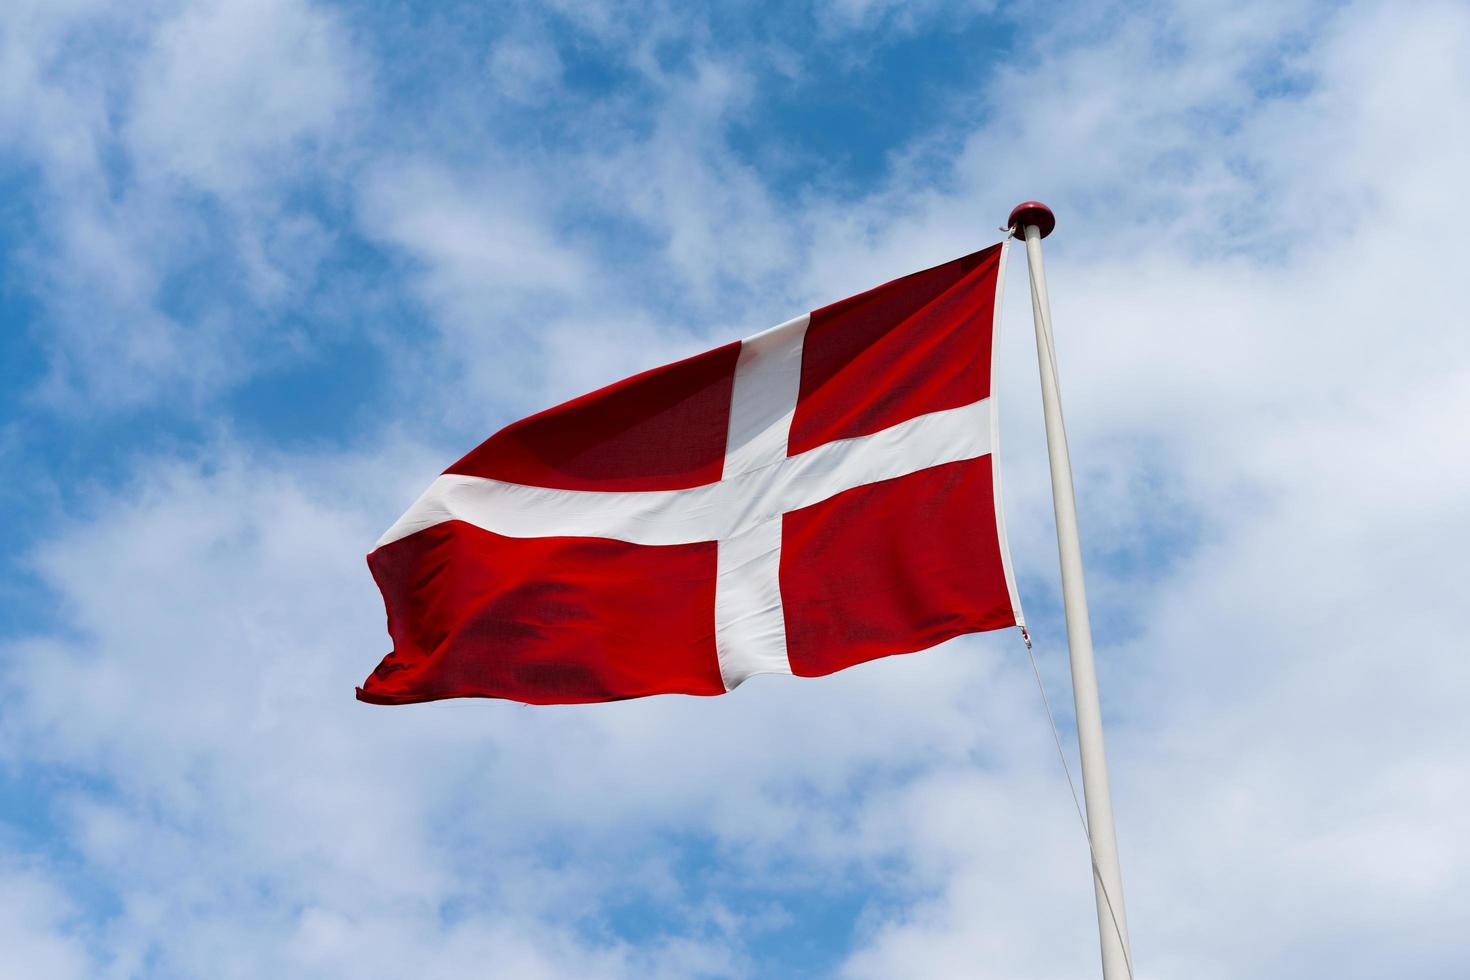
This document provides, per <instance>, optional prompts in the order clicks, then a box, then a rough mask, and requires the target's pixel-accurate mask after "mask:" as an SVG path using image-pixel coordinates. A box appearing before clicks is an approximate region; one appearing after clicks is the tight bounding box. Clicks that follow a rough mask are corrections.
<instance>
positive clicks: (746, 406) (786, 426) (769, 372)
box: [724, 316, 811, 480]
mask: <svg viewBox="0 0 1470 980" xmlns="http://www.w3.org/2000/svg"><path fill="white" fill-rule="evenodd" d="M810 321H811V317H810V316H799V317H797V318H796V319H795V320H788V321H787V322H785V323H783V324H781V325H780V326H778V327H772V328H771V329H769V330H763V331H761V332H760V333H758V334H756V335H755V336H754V337H748V338H746V339H745V340H742V341H741V342H740V360H739V361H738V362H736V365H735V389H734V391H733V392H732V394H731V395H730V429H729V432H728V434H727V435H726V437H725V474H724V479H726V480H728V479H730V477H732V476H739V475H740V474H741V473H748V472H750V471H751V470H754V469H759V468H760V467H762V466H768V465H770V464H771V463H779V462H780V461H781V460H783V459H785V458H786V437H787V435H788V434H789V433H790V432H791V417H792V416H793V415H794V414H796V397H797V394H798V392H799V391H800V388H801V345H802V341H803V340H805V338H806V326H807V323H808V322H810Z"/></svg>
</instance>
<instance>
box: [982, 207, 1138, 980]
mask: <svg viewBox="0 0 1470 980" xmlns="http://www.w3.org/2000/svg"><path fill="white" fill-rule="evenodd" d="M1056 224H1057V219H1056V216H1055V215H1053V214H1052V212H1051V209H1050V208H1048V207H1047V206H1046V205H1045V204H1042V203H1041V202H1039V201H1027V202H1026V203H1024V204H1020V205H1017V206H1016V208H1015V210H1013V211H1012V212H1011V218H1010V227H1011V229H1012V232H1013V233H1014V234H1016V235H1017V236H1018V237H1021V238H1024V239H1025V241H1026V260H1027V263H1026V264H1027V267H1028V268H1029V269H1030V271H1031V313H1032V317H1033V319H1034V320H1035V322H1036V358H1037V361H1038V365H1039V367H1040V370H1041V404H1042V410H1043V411H1044V413H1045V417H1046V448H1047V455H1048V457H1049V458H1050V461H1051V490H1052V506H1053V508H1054V510H1055V512H1056V522H1057V552H1058V555H1059V557H1060V560H1061V566H1062V603H1063V606H1064V608H1065V610H1066V615H1067V649H1068V652H1069V654H1070V657H1071V662H1072V700H1073V703H1074V705H1075V706H1076V711H1077V744H1078V747H1079V749H1080V751H1081V755H1082V795H1083V797H1084V799H1085V800H1086V803H1087V836H1088V846H1089V848H1090V849H1091V852H1092V866H1093V868H1092V870H1093V890H1094V893H1095V894H1094V897H1095V899H1096V901H1097V926H1098V933H1099V936H1100V939H1101V945H1102V967H1103V980H1128V978H1130V977H1132V975H1133V969H1132V957H1131V955H1130V953H1129V949H1128V917H1127V915H1126V914H1125V912H1124V910H1123V875H1122V871H1121V870H1120V868H1119V866H1118V841H1117V836H1116V834H1115V833H1114V831H1113V804H1112V799H1111V797H1110V794H1109V792H1108V763H1107V756H1106V754H1105V753H1104V752H1103V732H1102V707H1101V705H1100V704H1099V701H1098V693H1097V669H1096V667H1095V666H1094V665H1093V659H1092V625H1091V623H1090V622H1089V620H1088V616H1087V589H1086V586H1085V585H1084V584H1083V580H1082V548H1081V545H1080V544H1079V542H1078V536H1077V501H1076V498H1075V496H1074V494H1073V489H1072V461H1071V457H1070V455H1069V454H1068V452H1067V427H1066V425H1065V423H1064V421H1063V419H1062V396H1061V392H1060V390H1059V389H1058V386H1057V359H1056V348H1055V346H1054V345H1053V343H1052V333H1051V303H1050V301H1049V300H1048V299H1047V295H1046V269H1045V267H1044V266H1043V265H1042V262H1041V240H1042V239H1043V238H1045V237H1046V236H1047V235H1050V234H1051V233H1052V230H1053V229H1054V228H1055V227H1056Z"/></svg>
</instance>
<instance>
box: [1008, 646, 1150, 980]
mask: <svg viewBox="0 0 1470 980" xmlns="http://www.w3.org/2000/svg"><path fill="white" fill-rule="evenodd" d="M1021 639H1022V640H1024V641H1025V643H1026V659H1027V660H1030V661H1031V673H1032V674H1033V675H1035V677H1036V689H1037V690H1038V691H1040V692H1041V703H1042V705H1043V706H1045V708H1046V720H1047V722H1048V723H1049V724H1050V725H1051V737H1052V740H1053V741H1054V742H1055V743H1056V746H1057V758H1058V759H1060V760H1062V772H1063V774H1065V775H1066V777H1067V789H1069V790H1071V791H1072V806H1073V807H1075V808H1076V810H1077V820H1078V822H1079V823H1080V824H1081V825H1082V837H1083V839H1084V840H1086V841H1087V857H1088V860H1089V861H1091V863H1092V873H1093V876H1094V877H1096V878H1097V886H1098V887H1099V888H1101V889H1102V894H1103V898H1104V899H1105V900H1106V901H1107V903H1108V917H1109V918H1111V919H1112V920H1113V929H1114V931H1116V932H1117V934H1118V935H1119V936H1120V937H1121V936H1122V935H1123V929H1122V927H1120V926H1119V925H1118V913H1117V912H1115V911H1113V898H1112V896H1111V895H1109V894H1108V886H1107V883H1106V882H1104V881H1103V876H1102V870H1101V869H1100V868H1098V866H1097V855H1096V854H1095V853H1094V852H1093V849H1092V831H1091V830H1090V829H1089V828H1088V826H1087V815H1086V814H1084V813H1083V812H1082V800H1081V799H1080V798H1079V797H1078V796H1077V784H1076V782H1074V781H1073V779H1072V767H1071V766H1070V765H1068V763H1067V753H1066V751H1065V750H1063V748H1062V733H1061V732H1060V731H1059V730H1058V729H1057V719H1056V716H1055V715H1054V714H1052V710H1051V698H1049V697H1047V694H1046V684H1045V683H1044V682H1043V681H1042V679H1041V668H1039V667H1037V666H1036V652H1035V651H1034V650H1032V649H1031V634H1030V633H1029V632H1028V631H1027V630H1026V627H1024V626H1022V627H1021ZM1123 966H1124V968H1125V969H1127V971H1128V980H1133V958H1132V957H1131V956H1130V955H1129V953H1128V945H1127V944H1126V943H1123Z"/></svg>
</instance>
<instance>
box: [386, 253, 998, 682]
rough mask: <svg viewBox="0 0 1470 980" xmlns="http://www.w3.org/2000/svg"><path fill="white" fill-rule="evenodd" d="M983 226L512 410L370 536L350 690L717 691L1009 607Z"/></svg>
mask: <svg viewBox="0 0 1470 980" xmlns="http://www.w3.org/2000/svg"><path fill="white" fill-rule="evenodd" d="M1005 252H1006V250H1005V245H1004V243H1002V244H1000V245H996V246H993V247H991V248H988V249H985V250H984V251H980V252H976V253H974V254H973V255H967V256H965V257H964V258H961V259H956V260H955V261H953V262H948V263H946V264H944V265H941V266H937V267H935V268H933V269H928V270H926V271H923V272H918V273H914V274H913V275H910V276H905V277H904V278H902V279H898V280H895V281H893V282H890V283H888V284H887V285H884V286H879V287H877V288H876V289H872V290H869V291H868V292H866V293H862V294H860V295H858V296H853V297H851V298H849V299H845V300H842V301H841V302H838V303H834V304H832V305H831V306H827V307H823V308H822V309H820V310H816V311H813V312H812V313H811V314H809V315H807V316H802V317H798V318H797V319H795V320H791V321H790V322H788V323H783V324H781V325H779V326H777V327H773V328H771V329H770V330H767V331H765V332H763V333H760V334H757V335H755V336H754V337H751V338H749V339H747V340H744V341H740V342H738V343H733V344H728V345H726V346H724V347H719V348H716V349H715V350H712V351H709V352H707V353H704V354H699V355H697V356H695V357H691V358H688V359H686V360H683V361H679V362H677V363H674V364H669V365H665V366H664V367H659V368H654V369H653V370H651V371H647V372H645V373H643V374H640V375H637V376H636V377H632V378H629V379H627V380H626V381H620V382H618V383H617V384H614V385H610V386H609V387H607V388H604V389H602V390H601V391H596V392H593V393H592V394H589V395H584V396H582V397H581V398H577V399H574V400H572V401H570V402H567V403H566V404H564V405H559V406H557V407H556V408H552V409H548V410H547V411H544V412H541V413H540V414H538V415H533V416H531V417H530V418H527V419H523V420H522V421H520V422H516V423H514V424H512V425H510V426H507V427H506V428H505V429H503V430H501V431H500V432H498V433H497V434H495V435H493V436H491V437H490V438H489V439H487V440H486V441H485V442H484V443H482V444H481V445H480V446H479V447H477V448H476V449H474V450H473V451H472V452H470V454H469V455H467V456H465V457H464V458H463V459H461V460H460V461H459V462H457V463H455V464H454V465H453V466H451V467H449V469H448V470H446V471H445V473H444V474H443V475H442V476H440V477H439V478H438V479H437V480H435V481H434V483H433V484H432V485H431V486H430V487H429V489H428V490H427V491H426V492H425V493H424V494H423V496H421V497H420V498H419V499H418V501H417V502H415V503H414V505H413V506H412V507H411V508H410V509H409V511H408V513H406V514H404V515H403V517H402V518H400V519H399V521H398V522H397V523H396V524H394V525H393V527H392V528H390V529H389V530H388V532H387V533H386V534H384V535H383V537H382V539H381V540H379V542H378V545H377V547H376V548H375V549H374V550H373V552H372V553H371V554H370V555H368V565H369V567H370V568H371V570H372V573H373V577H374V578H375V579H376V581H377V583H378V587H379V588H380V589H381V590H382V593H383V600H384V603H385V605H386V607H387V612H388V632H389V634H390V635H391V636H392V639H393V651H392V652H391V653H390V654H388V656H387V657H385V658H384V659H383V661H382V663H381V664H379V665H378V668H377V669H376V670H375V671H373V673H372V675H371V676H370V677H368V679H367V680H366V682H364V684H363V685H362V687H360V688H358V690H357V696H358V698H359V699H361V700H363V701H369V702H372V703H375V704H404V703H409V702H416V701H432V700H438V699H441V698H455V697H495V698H507V699H510V700H514V701H522V702H527V703H532V704H565V703H574V702H588V701H611V700H617V699H621V698H634V697H642V696H644V695H650V694H668V693H682V694H723V693H725V692H726V691H729V690H733V689H734V688H735V687H736V686H738V685H739V684H740V683H741V682H742V681H744V680H745V679H746V678H747V677H750V676H752V675H753V674H759V673H787V674H797V675H801V676H808V677H811V676H818V675H821V674H829V673H832V672H833V671H837V670H841V669H842V668H844V667H850V666H852V665H854V664H857V663H862V662H864V661H867V660H872V659H875V658H877V657H884V656H889V655H891V654H897V653H908V652H912V651H916V650H921V649H924V648H926V647H930V646H933V645H934V644H936V643H940V642H942V641H944V640H947V639H950V638H951V637H954V636H958V635H960V634H962V633H971V632H977V631H981V630H992V629H999V628H1002V627H1007V626H1019V625H1021V623H1022V618H1021V609H1020V603H1019V602H1018V600H1017V598H1016V589H1015V582H1014V578H1013V575H1012V573H1011V567H1010V557H1009V554H1008V552H1007V549H1006V542H1005V527H1004V523H1003V521H1002V516H1001V507H1000V486H999V473H998V469H997V466H996V462H995V443H996V414H995V404H994V403H995V399H994V395H993V393H992V387H991V378H992V363H993V362H992V356H991V354H992V346H993V339H994V335H995V330H996V325H997V323H998V321H999V308H1000V302H999V299H1000V296H999V294H1000V288H1001V284H1002V282H1003V279H1004V264H1005Z"/></svg>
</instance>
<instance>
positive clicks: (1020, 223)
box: [1007, 201, 1057, 238]
mask: <svg viewBox="0 0 1470 980" xmlns="http://www.w3.org/2000/svg"><path fill="white" fill-rule="evenodd" d="M1027 225H1035V226H1036V227H1037V229H1038V230H1039V231H1040V232H1041V237H1042V238H1045V237H1046V236H1047V235H1050V234H1051V231H1052V229H1053V228H1055V227H1056V226H1057V216H1056V215H1054V214H1052V213H1051V208H1049V207H1047V206H1046V205H1045V204H1042V203H1041V202H1040V201H1027V202H1026V203H1024V204H1017V205H1016V206H1015V208H1014V209H1012V211H1011V217H1010V221H1009V222H1008V225H1007V226H1008V227H1010V228H1015V229H1016V230H1017V232H1018V233H1019V234H1020V235H1021V236H1022V237H1025V235H1026V226H1027Z"/></svg>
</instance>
